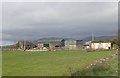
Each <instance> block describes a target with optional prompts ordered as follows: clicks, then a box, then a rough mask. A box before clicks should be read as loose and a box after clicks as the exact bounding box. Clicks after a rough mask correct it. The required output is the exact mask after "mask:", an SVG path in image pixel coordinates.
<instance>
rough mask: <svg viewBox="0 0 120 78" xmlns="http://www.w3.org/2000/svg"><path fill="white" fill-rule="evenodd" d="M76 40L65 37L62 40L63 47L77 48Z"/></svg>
mask: <svg viewBox="0 0 120 78" xmlns="http://www.w3.org/2000/svg"><path fill="white" fill-rule="evenodd" d="M76 44H77V41H76V40H75V39H65V40H64V47H65V49H76V48H77V45H76Z"/></svg>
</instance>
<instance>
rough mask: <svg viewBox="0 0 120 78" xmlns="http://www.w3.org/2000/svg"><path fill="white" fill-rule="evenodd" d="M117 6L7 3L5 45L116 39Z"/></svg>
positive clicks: (66, 3)
mask: <svg viewBox="0 0 120 78" xmlns="http://www.w3.org/2000/svg"><path fill="white" fill-rule="evenodd" d="M117 4H118V3H117V2H111V3H110V2H103V3H100V2H58V3H55V2H53V3H52V2H17V3H16V2H5V3H3V6H2V23H3V27H2V35H3V37H2V38H3V44H4V45H5V44H11V43H13V42H16V41H17V40H22V39H28V40H36V39H40V38H44V37H69V38H78V39H82V38H85V37H88V36H91V33H92V32H94V34H95V36H101V35H105V36H106V35H116V34H117V30H118V5H117Z"/></svg>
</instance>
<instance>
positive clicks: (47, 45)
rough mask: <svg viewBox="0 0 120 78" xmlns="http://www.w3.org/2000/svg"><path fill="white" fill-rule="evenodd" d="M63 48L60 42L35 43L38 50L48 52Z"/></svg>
mask: <svg viewBox="0 0 120 78" xmlns="http://www.w3.org/2000/svg"><path fill="white" fill-rule="evenodd" d="M62 46H63V43H62V40H49V39H48V40H40V41H38V43H37V48H38V49H44V48H47V49H49V50H53V49H60V48H61V47H62Z"/></svg>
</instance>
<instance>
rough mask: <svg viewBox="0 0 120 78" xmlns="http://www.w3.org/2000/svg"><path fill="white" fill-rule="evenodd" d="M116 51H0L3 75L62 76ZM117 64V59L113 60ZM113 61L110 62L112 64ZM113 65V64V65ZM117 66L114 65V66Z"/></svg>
mask: <svg viewBox="0 0 120 78" xmlns="http://www.w3.org/2000/svg"><path fill="white" fill-rule="evenodd" d="M115 52H116V51H98V52H86V51H55V52H23V51H17V52H16V51H4V52H3V53H2V57H3V58H2V60H3V63H2V66H3V67H2V68H3V69H2V71H3V72H2V74H3V76H64V75H68V74H69V68H72V69H73V70H76V69H82V68H85V67H86V66H87V65H89V64H91V63H93V62H94V61H95V60H96V59H99V58H104V57H108V56H110V55H112V54H113V53H115ZM114 62H115V63H116V65H117V60H115V61H114ZM112 64H113V63H111V65H112ZM113 66H114V65H113ZM114 67H115V68H117V67H116V66H114Z"/></svg>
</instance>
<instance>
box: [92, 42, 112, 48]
mask: <svg viewBox="0 0 120 78" xmlns="http://www.w3.org/2000/svg"><path fill="white" fill-rule="evenodd" d="M91 48H92V49H111V43H110V42H92V43H91Z"/></svg>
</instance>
